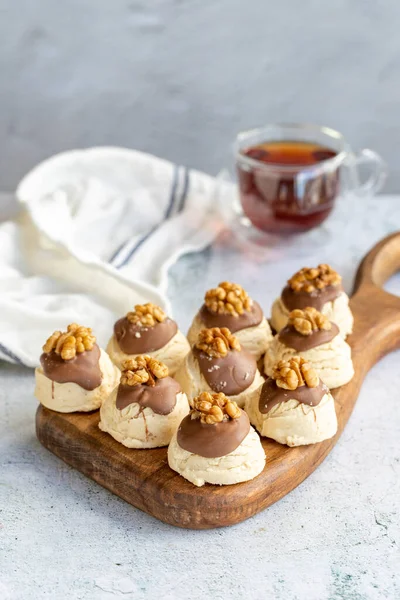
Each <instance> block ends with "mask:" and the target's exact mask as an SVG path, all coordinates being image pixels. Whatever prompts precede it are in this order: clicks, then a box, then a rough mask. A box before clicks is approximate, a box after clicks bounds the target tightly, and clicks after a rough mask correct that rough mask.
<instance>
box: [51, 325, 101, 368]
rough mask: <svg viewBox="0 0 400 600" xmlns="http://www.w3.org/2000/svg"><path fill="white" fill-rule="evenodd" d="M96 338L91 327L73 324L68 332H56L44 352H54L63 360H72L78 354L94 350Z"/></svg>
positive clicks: (68, 328)
mask: <svg viewBox="0 0 400 600" xmlns="http://www.w3.org/2000/svg"><path fill="white" fill-rule="evenodd" d="M95 343H96V338H95V336H94V335H92V330H91V329H90V327H83V326H82V325H78V324H77V323H71V324H70V325H68V327H67V331H65V332H64V333H62V332H61V331H55V332H54V333H53V334H52V335H51V336H50V337H49V338H48V340H47V341H46V343H45V344H44V346H43V352H46V353H49V352H52V351H53V350H54V352H55V353H56V354H59V355H60V356H61V358H62V359H63V360H71V359H73V358H75V356H76V355H77V354H81V353H82V352H85V350H92V348H93V346H94V344H95Z"/></svg>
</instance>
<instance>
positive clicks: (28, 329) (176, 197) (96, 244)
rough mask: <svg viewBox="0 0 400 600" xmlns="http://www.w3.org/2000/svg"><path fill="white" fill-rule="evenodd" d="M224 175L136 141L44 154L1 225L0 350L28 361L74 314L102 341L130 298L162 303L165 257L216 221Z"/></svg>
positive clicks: (189, 245) (226, 186) (206, 236)
mask: <svg viewBox="0 0 400 600" xmlns="http://www.w3.org/2000/svg"><path fill="white" fill-rule="evenodd" d="M232 193H233V188H232V184H230V183H227V182H224V181H220V180H218V179H215V178H212V177H210V176H208V175H205V174H203V173H200V172H197V171H189V170H188V169H186V168H184V167H179V166H176V165H173V164H172V163H170V162H168V161H165V160H161V159H159V158H156V157H154V156H150V155H147V154H144V153H141V152H137V151H134V150H127V149H123V148H111V147H110V148H108V147H103V148H90V149H87V150H74V151H71V152H65V153H63V154H59V155H57V156H54V157H52V158H50V159H49V160H47V161H45V162H43V163H41V164H40V165H38V166H37V167H36V168H35V169H33V170H32V171H31V172H30V173H29V174H28V175H26V177H25V178H24V179H23V180H22V181H21V183H20V184H19V186H18V188H17V192H16V196H17V200H18V201H19V202H20V203H21V205H22V211H21V213H20V215H19V217H18V218H17V220H16V221H8V222H6V223H3V224H2V225H1V226H0V244H1V246H0V247H1V255H0V358H3V359H4V360H8V361H10V362H16V363H19V364H23V365H26V366H31V367H32V366H36V365H37V364H38V359H39V356H40V351H41V346H42V344H43V343H44V341H45V339H46V337H47V336H48V335H50V334H51V333H52V332H53V331H54V330H55V329H62V328H64V327H66V325H67V324H68V323H70V322H73V321H77V322H79V323H82V324H85V325H87V326H90V327H92V328H93V330H94V332H95V333H96V335H97V337H98V339H99V342H100V344H102V345H104V344H105V343H106V342H107V339H108V337H109V336H110V333H111V331H112V325H113V322H114V321H115V319H116V318H118V317H119V316H121V315H122V314H125V313H126V312H127V311H128V310H131V309H132V307H133V305H134V304H137V303H142V302H148V301H151V302H155V303H157V304H159V305H161V306H163V307H164V308H165V309H166V310H167V311H168V312H170V305H169V302H168V298H167V280H168V277H167V274H168V269H169V267H170V266H171V265H172V264H173V263H174V262H175V261H176V260H177V259H178V258H179V257H180V256H182V255H183V254H185V253H187V252H193V251H197V250H200V249H202V248H204V247H206V246H207V245H208V244H210V242H211V241H212V240H213V239H214V237H215V236H216V235H217V234H218V233H219V231H220V230H221V228H222V227H223V220H222V218H221V216H220V211H219V206H220V205H221V202H223V200H222V198H223V197H226V196H230V197H231V196H232Z"/></svg>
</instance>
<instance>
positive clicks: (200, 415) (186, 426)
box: [168, 392, 265, 486]
mask: <svg viewBox="0 0 400 600" xmlns="http://www.w3.org/2000/svg"><path fill="white" fill-rule="evenodd" d="M168 464H169V466H170V467H171V469H173V470H174V471H177V472H178V473H179V474H180V475H182V477H184V478H185V479H187V480H188V481H190V482H191V483H193V484H194V485H197V486H202V485H204V484H205V483H212V484H216V485H229V484H233V483H240V482H242V481H249V480H250V479H254V477H256V476H257V475H259V474H260V473H261V471H262V470H263V468H264V465H265V453H264V450H263V447H262V445H261V442H260V438H259V437H258V435H257V434H256V432H255V431H254V429H253V428H252V427H251V426H250V422H249V418H248V416H247V414H246V413H245V412H244V411H243V410H242V409H241V408H239V407H238V405H237V404H236V402H234V401H232V400H230V399H229V398H227V396H225V394H223V393H222V392H219V393H211V392H202V393H200V394H199V395H198V396H197V397H195V398H194V399H193V408H192V410H191V411H190V414H189V415H188V416H187V417H185V418H184V419H183V421H182V422H181V424H180V426H179V428H178V430H177V432H176V433H175V434H174V436H173V438H172V440H171V443H170V445H169V447H168Z"/></svg>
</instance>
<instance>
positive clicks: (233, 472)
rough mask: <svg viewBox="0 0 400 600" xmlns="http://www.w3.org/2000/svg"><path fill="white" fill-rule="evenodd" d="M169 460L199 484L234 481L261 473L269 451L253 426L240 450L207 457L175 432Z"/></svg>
mask: <svg viewBox="0 0 400 600" xmlns="http://www.w3.org/2000/svg"><path fill="white" fill-rule="evenodd" d="M168 464H169V466H170V467H171V469H173V470H174V471H176V472H177V473H179V475H182V477H184V478H185V479H187V480H188V481H190V482H191V483H193V484H194V485H197V486H198V487H200V486H202V485H204V484H205V483H212V484H214V485H231V484H233V483H241V482H242V481H250V479H254V477H257V475H259V474H260V473H261V471H262V470H263V469H264V465H265V452H264V449H263V447H262V445H261V442H260V438H259V437H258V435H257V433H256V432H255V431H254V429H253V428H252V427H250V431H249V433H248V434H247V436H246V437H245V438H244V440H243V442H242V443H241V444H240V445H239V446H238V447H237V448H236V450H234V451H233V452H230V453H229V454H226V456H221V457H219V458H205V457H204V456H199V455H198V454H193V453H192V452H188V451H187V450H184V449H183V448H181V447H180V446H179V444H178V442H177V439H176V433H175V435H174V436H173V438H172V440H171V443H170V445H169V447H168Z"/></svg>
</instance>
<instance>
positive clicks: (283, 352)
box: [264, 306, 354, 389]
mask: <svg viewBox="0 0 400 600" xmlns="http://www.w3.org/2000/svg"><path fill="white" fill-rule="evenodd" d="M295 355H298V356H301V357H302V358H304V359H305V360H306V361H307V362H309V363H310V364H311V365H312V366H313V368H314V369H315V371H316V373H317V375H318V376H319V377H320V378H321V379H322V380H323V381H324V383H325V384H326V385H327V386H328V388H329V389H333V388H336V387H339V386H341V385H345V384H346V383H348V382H349V381H350V380H351V379H352V377H353V375H354V369H353V362H352V360H351V348H350V346H349V345H348V344H347V343H346V342H345V340H344V339H343V338H342V337H341V335H340V333H339V328H338V327H337V325H336V324H335V323H332V322H331V321H329V319H328V318H327V317H326V315H323V314H322V313H321V312H319V311H318V310H317V309H316V308H313V307H310V306H308V307H306V308H305V309H303V310H302V309H295V310H293V311H292V312H290V313H289V320H288V323H287V325H286V326H285V327H284V328H283V329H281V331H280V332H279V333H278V334H277V335H276V336H275V338H274V340H273V342H272V344H271V345H270V346H269V348H268V349H267V352H266V353H265V357H264V370H265V373H266V375H268V376H271V375H272V371H273V368H274V365H275V363H276V362H278V361H280V360H288V359H290V358H291V357H293V356H295Z"/></svg>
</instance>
